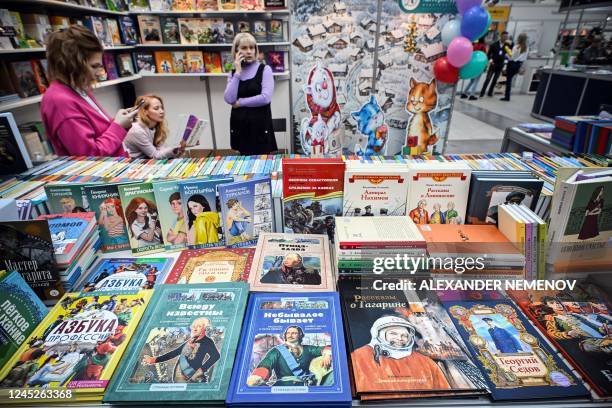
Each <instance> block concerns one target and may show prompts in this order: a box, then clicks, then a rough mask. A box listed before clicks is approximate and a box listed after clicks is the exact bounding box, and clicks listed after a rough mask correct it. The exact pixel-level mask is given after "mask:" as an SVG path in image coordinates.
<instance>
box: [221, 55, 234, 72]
mask: <svg viewBox="0 0 612 408" xmlns="http://www.w3.org/2000/svg"><path fill="white" fill-rule="evenodd" d="M221 66H222V67H223V72H225V73H230V72H232V71H233V69H234V57H233V56H232V53H231V52H230V51H223V52H221Z"/></svg>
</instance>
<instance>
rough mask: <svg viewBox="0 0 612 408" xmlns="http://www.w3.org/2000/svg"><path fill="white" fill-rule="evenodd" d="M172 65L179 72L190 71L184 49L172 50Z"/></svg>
mask: <svg viewBox="0 0 612 408" xmlns="http://www.w3.org/2000/svg"><path fill="white" fill-rule="evenodd" d="M172 66H173V67H174V72H176V73H177V74H184V73H186V72H189V71H188V69H187V68H188V67H187V59H186V57H185V52H184V51H172Z"/></svg>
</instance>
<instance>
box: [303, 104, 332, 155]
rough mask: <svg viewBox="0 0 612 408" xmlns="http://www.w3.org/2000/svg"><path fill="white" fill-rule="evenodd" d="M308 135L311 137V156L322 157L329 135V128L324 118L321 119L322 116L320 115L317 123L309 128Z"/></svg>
mask: <svg viewBox="0 0 612 408" xmlns="http://www.w3.org/2000/svg"><path fill="white" fill-rule="evenodd" d="M308 133H309V134H310V137H311V139H310V140H311V147H312V151H311V154H312V155H322V154H323V153H325V141H326V140H327V136H328V134H329V128H328V127H327V124H326V123H325V121H324V120H323V118H321V114H318V115H317V121H316V122H315V123H313V124H312V125H311V126H309V127H308Z"/></svg>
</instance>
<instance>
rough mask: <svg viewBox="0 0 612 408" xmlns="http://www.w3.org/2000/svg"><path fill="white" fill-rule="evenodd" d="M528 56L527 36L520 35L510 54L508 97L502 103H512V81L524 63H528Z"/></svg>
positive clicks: (507, 84)
mask: <svg viewBox="0 0 612 408" xmlns="http://www.w3.org/2000/svg"><path fill="white" fill-rule="evenodd" d="M527 55H529V46H528V45H527V34H525V33H520V34H519V36H518V39H517V40H516V45H515V46H514V47H512V52H510V53H508V63H507V64H506V95H505V96H504V97H503V98H501V100H502V101H510V91H511V90H512V79H513V78H514V76H515V75H516V74H518V73H519V71H520V69H521V65H523V62H525V61H527Z"/></svg>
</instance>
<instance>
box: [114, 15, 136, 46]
mask: <svg viewBox="0 0 612 408" xmlns="http://www.w3.org/2000/svg"><path fill="white" fill-rule="evenodd" d="M119 29H120V31H121V40H122V41H123V44H125V45H134V44H138V30H137V29H136V24H134V19H132V17H130V16H120V17H119Z"/></svg>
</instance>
